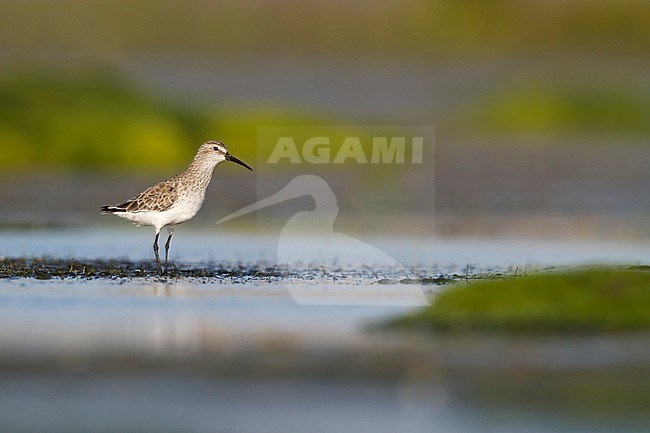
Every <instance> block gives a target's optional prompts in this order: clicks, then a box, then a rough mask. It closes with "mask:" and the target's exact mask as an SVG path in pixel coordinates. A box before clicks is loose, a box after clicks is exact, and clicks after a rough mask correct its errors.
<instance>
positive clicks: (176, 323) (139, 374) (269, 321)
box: [0, 278, 650, 433]
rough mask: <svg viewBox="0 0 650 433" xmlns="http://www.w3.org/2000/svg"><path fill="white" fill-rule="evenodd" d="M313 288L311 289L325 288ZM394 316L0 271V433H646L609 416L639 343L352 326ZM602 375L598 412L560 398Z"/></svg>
mask: <svg viewBox="0 0 650 433" xmlns="http://www.w3.org/2000/svg"><path fill="white" fill-rule="evenodd" d="M315 284H316V283H315ZM317 284H320V289H321V290H320V291H319V293H326V292H327V290H326V289H327V288H332V287H333V283H331V282H321V283H317ZM366 285H368V283H366ZM344 286H345V285H341V287H344ZM349 286H350V288H352V289H355V288H359V287H364V285H363V284H359V283H355V284H350V285H349ZM408 309H409V307H404V306H386V305H383V306H382V305H374V306H341V305H307V306H306V305H299V304H297V303H296V302H294V300H293V299H292V298H291V297H290V296H289V293H288V292H287V290H286V289H285V286H284V285H283V284H281V283H265V282H256V283H247V284H241V283H239V284H235V283H231V282H228V281H220V282H215V281H214V280H205V279H201V278H197V279H181V280H179V281H172V280H170V281H167V282H165V281H161V280H158V279H152V278H134V279H118V280H115V281H108V280H104V279H95V280H83V279H64V280H56V279H54V280H48V281H36V280H33V279H24V278H18V279H6V280H2V281H0V430H2V431H7V432H34V431H61V432H68V433H70V432H84V431H114V432H129V431H159V432H184V431H188V430H190V431H228V432H231V431H233V432H234V431H236V432H257V431H260V430H261V429H262V430H264V431H269V432H291V431H296V432H298V431H313V432H348V431H359V432H392V431H408V432H416V433H417V432H431V431H433V432H445V433H446V432H465V431H499V432H518V431H533V432H535V431H537V432H554V431H584V432H592V431H640V430H644V429H645V428H646V427H648V426H650V420H648V419H647V417H646V416H645V415H644V413H645V412H644V411H642V410H641V409H638V407H637V408H636V409H635V407H634V405H633V407H632V408H630V407H626V410H627V411H628V412H624V413H623V414H621V413H619V412H618V411H617V409H616V408H617V406H616V405H617V401H618V400H617V399H619V397H620V395H621V392H622V394H623V396H624V397H627V398H631V399H633V401H638V397H637V395H638V394H639V393H640V392H641V393H644V392H645V390H646V389H647V384H646V383H645V382H644V381H643V380H641V381H638V378H637V377H634V376H632V378H630V376H629V371H635V370H638V369H639V368H640V369H641V370H639V372H638V374H640V375H642V376H639V377H640V378H643V377H647V376H643V375H644V374H645V373H647V366H648V360H649V359H650V353H648V350H645V349H644V348H648V347H650V345H648V344H647V342H648V336H645V335H640V336H630V337H629V338H624V339H616V338H607V337H603V338H600V337H599V338H593V339H584V340H583V339H575V338H574V339H550V340H539V341H534V340H526V341H524V342H522V341H510V340H508V339H503V338H497V339H483V338H480V339H460V340H456V339H444V338H440V339H431V338H430V337H425V336H418V335H409V336H404V335H401V334H393V333H386V332H380V331H377V330H373V329H370V328H368V325H369V324H372V323H375V322H377V321H381V320H383V319H385V318H386V317H391V316H393V315H398V314H402V313H404V312H405V311H408ZM575 348H579V350H578V351H576V350H575ZM583 372H586V374H588V375H587V377H586V378H585V377H584V374H583ZM589 374H591V375H595V380H594V377H592V376H589ZM612 375H613V379H611V377H612ZM603 377H604V378H605V379H603ZM603 380H613V381H614V383H615V384H617V386H616V387H615V388H614V390H615V391H617V392H618V394H614V396H613V397H611V398H610V400H611V403H612V404H613V406H614V408H615V410H613V411H610V412H606V413H604V414H603V413H602V412H598V411H597V410H595V409H594V408H593V407H591V406H589V404H587V407H586V408H584V407H582V406H581V404H579V403H580V402H582V401H583V400H584V401H587V403H588V402H589V398H588V396H589V395H590V394H589V393H588V392H596V393H600V392H609V391H610V390H609V389H608V387H607V386H601V387H600V388H599V385H597V386H596V389H595V390H594V389H589V390H588V392H587V393H586V394H585V397H584V398H578V404H576V402H575V401H573V400H570V399H569V400H568V401H567V402H565V401H563V400H562V399H563V398H566V394H567V393H568V395H570V396H573V395H575V394H576V392H584V391H575V390H574V387H573V385H572V384H575V386H576V387H584V384H585V383H588V384H591V383H596V384H600V382H599V381H603ZM605 383H607V382H605ZM621 383H622V384H623V385H622V386H623V390H622V391H621V390H620V384H621ZM549 384H550V385H549ZM639 387H640V389H639ZM567 389H568V391H567ZM578 395H579V394H578ZM558 396H560V397H561V398H560V403H559V404H558V403H555V400H557V397H558ZM643 401H644V400H643V399H640V402H641V403H640V404H642V402H643ZM637 406H638V405H637ZM100 408H101V409H100ZM261 426H263V428H262V427H261Z"/></svg>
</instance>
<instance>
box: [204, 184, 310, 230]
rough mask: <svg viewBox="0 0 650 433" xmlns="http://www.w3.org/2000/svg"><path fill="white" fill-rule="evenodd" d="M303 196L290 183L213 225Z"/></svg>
mask: <svg viewBox="0 0 650 433" xmlns="http://www.w3.org/2000/svg"><path fill="white" fill-rule="evenodd" d="M303 195H305V193H304V191H301V190H298V189H296V188H294V187H293V185H292V184H291V183H290V184H289V185H287V186H286V187H284V188H283V189H281V190H280V191H278V192H277V193H275V194H273V195H272V196H269V197H266V198H263V199H262V200H260V201H258V202H257V203H253V204H250V205H248V206H246V207H243V208H241V209H239V210H238V211H237V212H233V213H231V214H230V215H227V216H225V217H223V218H221V219H220V220H219V221H217V222H216V223H215V224H221V223H224V222H226V221H230V220H232V219H235V218H239V217H240V216H242V215H246V214H248V213H251V212H255V211H257V210H259V209H263V208H265V207H269V206H273V205H274V204H278V203H282V202H284V201H287V200H291V199H294V198H296V197H301V196H303Z"/></svg>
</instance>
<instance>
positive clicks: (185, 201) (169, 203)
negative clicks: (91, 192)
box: [101, 140, 253, 274]
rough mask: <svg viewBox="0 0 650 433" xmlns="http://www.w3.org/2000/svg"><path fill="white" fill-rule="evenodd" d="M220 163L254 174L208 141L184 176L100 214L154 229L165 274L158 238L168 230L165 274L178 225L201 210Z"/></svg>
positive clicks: (218, 144) (104, 208)
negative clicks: (213, 174)
mask: <svg viewBox="0 0 650 433" xmlns="http://www.w3.org/2000/svg"><path fill="white" fill-rule="evenodd" d="M221 161H232V162H235V163H237V164H239V165H242V166H244V167H246V168H247V169H249V170H250V171H253V169H252V168H250V167H249V166H248V164H246V163H245V162H243V161H241V160H239V159H237V158H235V157H234V156H232V155H231V154H230V153H228V149H227V148H226V146H225V145H224V144H223V143H222V142H220V141H216V140H210V141H206V142H205V143H204V144H203V145H201V147H199V150H198V152H197V153H196V156H195V157H194V160H193V161H192V163H191V164H190V166H189V167H188V168H187V170H185V171H183V172H182V173H179V174H177V175H176V176H174V177H172V178H171V179H167V180H165V181H162V182H159V183H157V184H155V185H153V186H151V187H149V188H147V189H146V190H144V191H143V192H141V193H140V194H138V195H137V196H135V197H133V198H131V199H129V200H126V201H125V202H123V203H120V204H115V205H109V206H102V208H101V213H102V215H103V214H108V213H110V214H115V215H117V216H119V217H121V218H125V219H127V220H129V221H132V222H133V223H134V224H135V225H136V226H137V227H140V226H153V227H154V229H156V238H155V240H154V242H153V251H154V253H155V255H156V264H157V265H158V270H159V271H160V273H161V274H163V269H162V267H161V265H160V255H159V254H158V236H159V235H160V230H161V229H162V228H163V227H167V229H168V231H169V237H168V238H167V242H166V243H165V272H167V260H168V258H169V245H170V243H171V240H172V235H173V234H174V228H175V227H176V225H178V224H181V223H184V222H185V221H188V220H190V219H192V218H193V217H194V215H196V213H197V212H198V211H199V209H201V206H202V205H203V201H204V200H205V192H206V190H207V189H208V185H210V180H211V179H212V172H213V170H214V167H215V166H216V165H217V164H219V163H220V162H221Z"/></svg>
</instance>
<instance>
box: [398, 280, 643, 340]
mask: <svg viewBox="0 0 650 433" xmlns="http://www.w3.org/2000/svg"><path fill="white" fill-rule="evenodd" d="M391 324H392V325H395V326H400V327H409V328H427V329H434V330H438V331H444V332H508V333H600V332H627V331H650V272H649V271H647V270H643V269H638V268H637V269H624V270H610V269H589V270H582V271H574V272H568V273H557V274H542V275H536V276H530V277H521V278H513V279H504V280H499V281H494V280H493V281H485V282H471V283H469V284H464V285H460V286H455V287H452V288H450V289H448V290H446V291H443V292H441V293H440V294H439V295H438V297H437V298H436V299H435V302H434V304H433V305H432V306H431V307H428V308H426V309H425V310H423V311H419V312H417V313H414V314H411V315H408V316H405V317H402V318H398V319H396V320H394V321H392V322H391Z"/></svg>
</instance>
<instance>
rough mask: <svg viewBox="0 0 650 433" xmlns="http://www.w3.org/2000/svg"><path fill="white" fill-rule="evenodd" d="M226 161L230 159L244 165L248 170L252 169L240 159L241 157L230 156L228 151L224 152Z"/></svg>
mask: <svg viewBox="0 0 650 433" xmlns="http://www.w3.org/2000/svg"><path fill="white" fill-rule="evenodd" d="M226 161H232V162H234V163H237V164H239V165H241V166H243V167H246V168H247V169H249V170H250V171H253V169H252V168H250V166H249V165H248V164H246V163H245V162H244V161H242V160H241V159H239V158H236V157H234V156H232V155H231V154H229V153H226Z"/></svg>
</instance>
